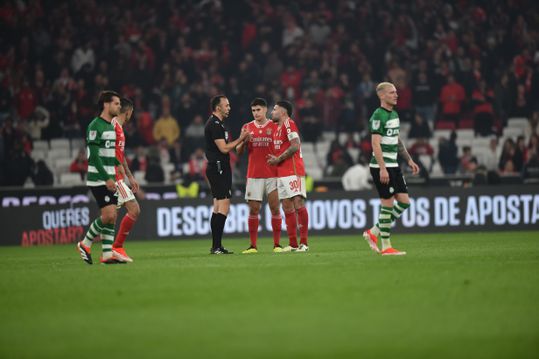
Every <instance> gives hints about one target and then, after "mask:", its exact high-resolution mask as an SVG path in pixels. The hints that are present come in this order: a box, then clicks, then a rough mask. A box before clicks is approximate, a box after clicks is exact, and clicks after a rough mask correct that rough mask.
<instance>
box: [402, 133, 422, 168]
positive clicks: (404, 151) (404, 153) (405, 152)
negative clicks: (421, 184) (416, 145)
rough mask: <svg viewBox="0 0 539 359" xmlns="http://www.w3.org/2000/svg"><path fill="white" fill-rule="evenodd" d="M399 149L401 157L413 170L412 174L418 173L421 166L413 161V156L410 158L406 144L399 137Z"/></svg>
mask: <svg viewBox="0 0 539 359" xmlns="http://www.w3.org/2000/svg"><path fill="white" fill-rule="evenodd" d="M398 147H399V155H401V156H402V158H403V159H404V160H405V161H406V163H407V164H408V166H410V168H411V169H412V173H413V174H416V173H418V172H419V166H418V165H417V164H416V163H415V162H414V160H413V159H412V156H410V154H409V153H408V150H407V149H406V146H404V143H403V142H402V141H401V138H400V136H399V143H398Z"/></svg>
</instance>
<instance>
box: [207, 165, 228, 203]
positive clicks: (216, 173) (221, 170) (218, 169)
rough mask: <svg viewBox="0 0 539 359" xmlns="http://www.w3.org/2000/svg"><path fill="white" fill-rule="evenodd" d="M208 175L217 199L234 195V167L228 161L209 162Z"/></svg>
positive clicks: (213, 194)
mask: <svg viewBox="0 0 539 359" xmlns="http://www.w3.org/2000/svg"><path fill="white" fill-rule="evenodd" d="M206 177H207V178H208V181H209V182H210V188H211V194H212V196H213V198H215V199H225V198H230V197H232V169H231V168H230V163H229V162H228V161H226V162H223V161H217V162H208V166H207V167H206Z"/></svg>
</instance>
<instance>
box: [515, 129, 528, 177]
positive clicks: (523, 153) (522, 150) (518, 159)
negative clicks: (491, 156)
mask: <svg viewBox="0 0 539 359" xmlns="http://www.w3.org/2000/svg"><path fill="white" fill-rule="evenodd" d="M527 159H528V149H527V148H526V143H525V142H524V136H518V137H517V143H516V145H515V155H514V156H513V164H514V165H515V171H516V172H520V171H522V168H523V167H524V163H526V160H527Z"/></svg>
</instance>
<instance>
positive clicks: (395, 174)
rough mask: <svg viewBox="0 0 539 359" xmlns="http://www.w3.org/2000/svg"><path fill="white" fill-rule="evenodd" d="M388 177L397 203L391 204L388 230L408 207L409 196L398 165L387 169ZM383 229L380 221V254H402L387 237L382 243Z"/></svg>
mask: <svg viewBox="0 0 539 359" xmlns="http://www.w3.org/2000/svg"><path fill="white" fill-rule="evenodd" d="M388 172H389V178H390V184H391V186H392V188H393V190H394V192H395V196H394V197H395V199H396V200H397V203H396V204H394V205H393V201H392V202H391V204H392V205H393V206H392V207H393V208H392V209H391V218H390V219H391V222H390V223H389V230H391V224H392V222H393V221H394V220H396V219H398V218H399V217H400V216H401V214H402V213H403V212H404V211H405V210H406V209H407V208H408V207H410V198H409V197H408V187H407V186H406V181H405V180H404V177H403V175H402V172H401V170H400V168H399V167H395V168H390V169H389V171H388ZM383 233H384V230H383V228H382V222H380V236H381V237H382V255H404V254H406V252H402V251H399V250H397V249H395V248H392V246H391V242H390V240H389V237H388V238H387V240H386V241H385V243H384V237H383V236H382V235H383Z"/></svg>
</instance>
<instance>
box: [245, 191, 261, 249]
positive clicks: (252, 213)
mask: <svg viewBox="0 0 539 359" xmlns="http://www.w3.org/2000/svg"><path fill="white" fill-rule="evenodd" d="M247 203H248V205H249V218H248V219H247V225H248V227H249V241H250V246H249V248H247V249H246V250H244V251H242V253H243V254H250V253H257V252H258V250H257V247H256V242H257V239H258V226H259V224H260V220H259V214H260V207H262V202H260V201H253V200H250V201H248V202H247Z"/></svg>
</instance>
